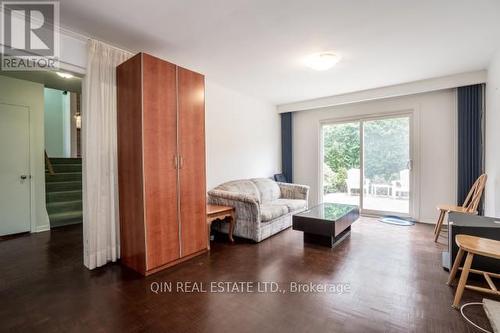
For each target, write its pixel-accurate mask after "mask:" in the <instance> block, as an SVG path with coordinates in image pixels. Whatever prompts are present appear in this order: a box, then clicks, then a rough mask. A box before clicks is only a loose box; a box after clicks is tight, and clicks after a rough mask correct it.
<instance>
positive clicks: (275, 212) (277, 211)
mask: <svg viewBox="0 0 500 333" xmlns="http://www.w3.org/2000/svg"><path fill="white" fill-rule="evenodd" d="M285 214H288V207H287V206H286V205H280V204H273V203H265V204H261V205H260V220H261V222H269V221H271V220H274V219H276V218H278V217H280V216H283V215H285Z"/></svg>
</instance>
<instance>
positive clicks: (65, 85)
mask: <svg viewBox="0 0 500 333" xmlns="http://www.w3.org/2000/svg"><path fill="white" fill-rule="evenodd" d="M0 75H3V76H9V77H13V78H15V79H20V80H26V81H32V82H37V83H41V84H43V85H44V86H45V87H47V88H52V89H58V90H67V91H71V92H76V93H81V92H82V79H81V78H79V77H77V76H75V77H72V78H70V79H64V78H62V77H60V76H59V75H57V74H56V72H53V71H19V72H16V71H0Z"/></svg>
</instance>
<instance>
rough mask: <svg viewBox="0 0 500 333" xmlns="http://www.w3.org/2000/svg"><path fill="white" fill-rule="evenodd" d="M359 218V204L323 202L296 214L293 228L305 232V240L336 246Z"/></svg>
mask: <svg viewBox="0 0 500 333" xmlns="http://www.w3.org/2000/svg"><path fill="white" fill-rule="evenodd" d="M358 218H359V208H358V206H351V205H342V204H335V203H322V204H320V205H318V206H315V207H312V208H311V209H309V210H306V211H304V212H302V213H299V214H296V215H294V216H293V230H299V231H303V232H304V242H308V243H316V244H320V245H325V246H329V247H334V246H336V245H337V244H339V243H340V242H341V241H342V240H344V239H345V238H346V237H347V236H348V235H349V233H350V232H351V224H353V223H354V221H356V220H357V219H358Z"/></svg>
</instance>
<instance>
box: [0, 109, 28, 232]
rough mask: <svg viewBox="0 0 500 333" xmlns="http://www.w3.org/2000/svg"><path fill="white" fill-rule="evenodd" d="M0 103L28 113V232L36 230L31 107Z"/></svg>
mask: <svg viewBox="0 0 500 333" xmlns="http://www.w3.org/2000/svg"><path fill="white" fill-rule="evenodd" d="M0 104H3V105H10V106H15V107H20V108H23V109H24V110H25V111H26V113H27V115H28V154H27V155H28V156H27V157H28V170H27V172H28V181H29V186H28V188H29V194H28V206H29V214H28V215H29V222H30V233H33V232H36V231H37V230H36V229H37V228H36V218H33V217H34V216H36V198H35V193H36V190H35V188H34V186H35V182H33V176H32V170H33V167H34V166H33V165H32V163H33V156H31V155H32V151H33V147H32V146H33V143H32V142H31V141H32V138H33V135H32V130H33V126H32V123H31V122H32V116H31V109H30V107H29V106H28V105H24V104H14V103H7V102H3V101H0Z"/></svg>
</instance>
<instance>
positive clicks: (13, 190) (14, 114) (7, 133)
mask: <svg viewBox="0 0 500 333" xmlns="http://www.w3.org/2000/svg"><path fill="white" fill-rule="evenodd" d="M29 174H30V172H29V112H28V108H26V107H23V106H17V105H9V104H2V103H0V236H4V235H10V234H16V233H20V232H26V231H30V225H31V223H30V176H29Z"/></svg>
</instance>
